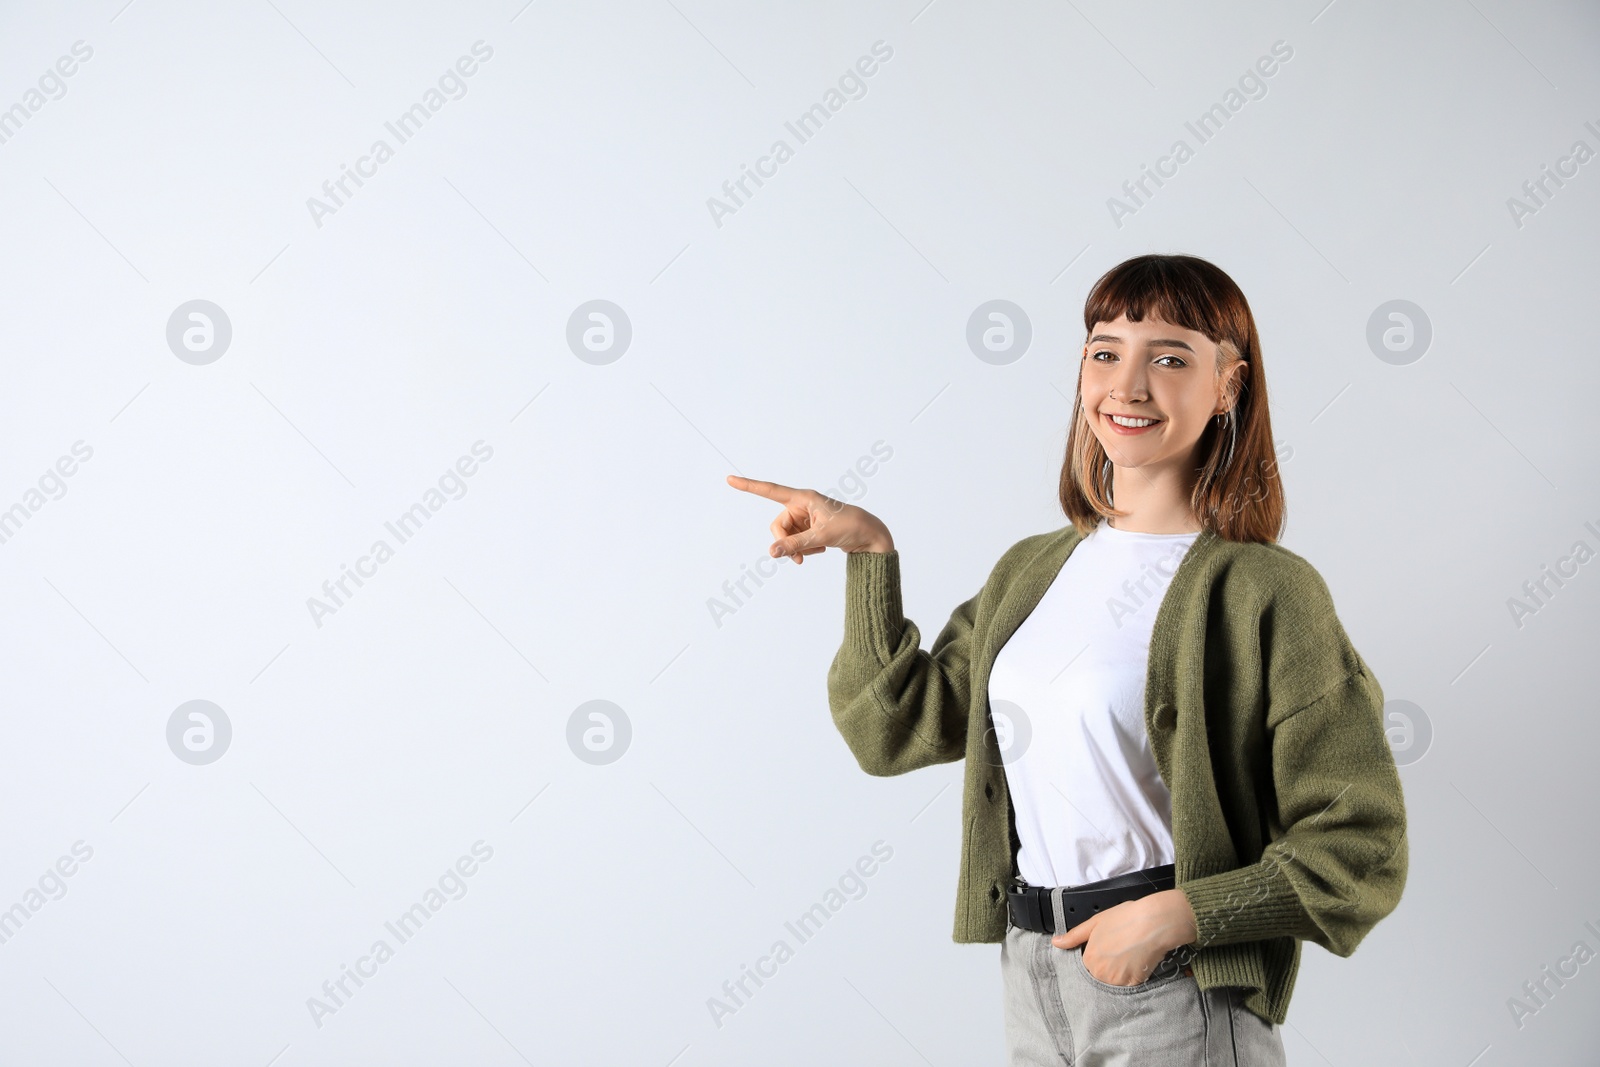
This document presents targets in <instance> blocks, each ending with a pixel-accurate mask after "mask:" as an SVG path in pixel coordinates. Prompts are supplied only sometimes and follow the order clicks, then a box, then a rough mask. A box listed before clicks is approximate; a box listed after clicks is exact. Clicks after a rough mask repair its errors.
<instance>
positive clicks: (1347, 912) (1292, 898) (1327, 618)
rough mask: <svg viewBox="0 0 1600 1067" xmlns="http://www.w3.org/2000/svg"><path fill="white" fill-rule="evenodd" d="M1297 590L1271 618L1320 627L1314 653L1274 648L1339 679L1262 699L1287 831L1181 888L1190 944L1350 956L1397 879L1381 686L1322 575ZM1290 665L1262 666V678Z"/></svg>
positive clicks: (1395, 890)
mask: <svg viewBox="0 0 1600 1067" xmlns="http://www.w3.org/2000/svg"><path fill="white" fill-rule="evenodd" d="M1300 594H1301V595H1300V596H1299V598H1298V600H1299V603H1300V604H1301V605H1302V608H1301V610H1300V611H1298V612H1294V613H1290V614H1289V615H1288V617H1285V618H1280V620H1279V625H1289V626H1296V627H1297V629H1298V632H1299V634H1301V635H1303V634H1305V633H1316V634H1318V635H1319V640H1318V642H1317V645H1320V646H1321V651H1320V652H1311V651H1308V648H1312V647H1316V646H1315V645H1312V646H1308V645H1307V644H1306V643H1305V642H1303V641H1301V640H1299V639H1298V638H1297V639H1295V640H1291V641H1287V642H1279V645H1280V647H1282V648H1292V649H1294V652H1293V654H1294V655H1297V656H1301V657H1310V658H1303V659H1302V660H1301V661H1300V662H1301V668H1300V670H1301V673H1302V676H1307V675H1310V676H1315V671H1316V670H1318V669H1325V670H1334V669H1335V668H1337V670H1339V671H1342V672H1343V677H1341V678H1339V679H1338V680H1337V681H1336V682H1335V683H1333V684H1332V685H1331V686H1326V682H1324V685H1325V686H1326V688H1324V689H1323V690H1322V691H1321V692H1320V693H1318V694H1316V695H1314V696H1312V697H1311V698H1310V699H1309V700H1308V701H1306V702H1305V703H1303V704H1301V705H1299V706H1291V707H1288V708H1283V707H1281V706H1280V707H1269V710H1268V717H1267V732H1268V737H1269V739H1270V741H1269V743H1270V746H1271V748H1270V754H1271V766H1272V778H1273V785H1274V788H1275V790H1276V792H1277V801H1278V809H1279V817H1280V820H1281V822H1282V825H1283V827H1284V830H1283V833H1281V834H1280V835H1279V836H1278V837H1277V838H1276V839H1275V840H1273V841H1272V842H1270V843H1269V844H1268V845H1267V847H1266V848H1265V849H1264V850H1263V853H1262V855H1261V858H1260V859H1259V860H1258V861H1257V862H1255V863H1252V864H1250V865H1248V866H1245V867H1240V868H1238V869H1235V870H1231V871H1224V872H1222V873H1220V874H1214V875H1210V876H1207V877H1203V878H1199V879H1196V880H1194V881H1190V882H1186V883H1183V884H1181V885H1180V886H1179V887H1178V888H1180V889H1181V890H1182V891H1183V892H1184V894H1185V896H1187V897H1188V899H1189V903H1190V906H1191V907H1192V908H1193V909H1194V913H1195V918H1196V925H1197V927H1198V929H1199V937H1198V938H1197V939H1196V941H1195V944H1196V946H1197V947H1202V948H1203V947H1205V946H1206V945H1225V944H1230V943H1233V942H1238V941H1254V940H1259V939H1263V938H1270V937H1285V936H1288V937H1297V938H1300V939H1302V940H1307V941H1314V942H1316V943H1317V944H1319V945H1321V946H1322V947H1323V948H1325V949H1327V950H1328V951H1330V952H1332V953H1334V954H1335V955H1337V956H1349V955H1350V954H1351V953H1352V952H1354V951H1355V948H1356V945H1358V944H1359V943H1360V942H1361V939H1362V938H1363V937H1365V936H1366V935H1367V933H1368V932H1369V931H1370V930H1371V929H1372V928H1373V927H1374V926H1376V925H1377V923H1378V921H1379V920H1380V919H1382V918H1383V917H1384V916H1386V915H1388V914H1389V913H1390V912H1391V911H1393V910H1394V908H1395V907H1396V906H1397V905H1398V904H1399V901H1400V894H1401V891H1402V889H1403V888H1404V887H1405V880H1406V874H1407V867H1408V861H1409V852H1408V846H1407V843H1406V813H1405V798H1404V795H1403V792H1402V790H1401V786H1400V774H1399V771H1398V769H1397V767H1396V765H1395V760H1394V754H1393V751H1392V749H1391V748H1390V747H1389V742H1388V738H1387V737H1386V736H1385V733H1384V726H1383V690H1382V688H1381V687H1380V686H1379V684H1378V681H1377V679H1376V678H1374V677H1373V675H1372V672H1371V671H1370V670H1369V669H1368V668H1367V664H1366V662H1365V661H1364V660H1362V658H1361V656H1360V655H1359V654H1358V653H1357V652H1356V651H1355V650H1354V648H1353V647H1352V646H1350V645H1349V643H1348V640H1347V639H1346V638H1344V634H1343V629H1342V627H1340V626H1339V625H1338V623H1337V621H1336V619H1335V617H1334V616H1333V615H1332V611H1333V608H1332V602H1331V600H1330V599H1328V598H1327V590H1326V587H1325V586H1323V585H1322V584H1321V582H1320V580H1318V581H1314V582H1312V583H1311V584H1310V585H1309V586H1308V587H1306V588H1303V589H1302V590H1301V591H1300ZM1306 612H1310V613H1311V614H1310V615H1309V616H1307V615H1306ZM1282 654H1283V655H1289V654H1290V653H1288V652H1284V653H1282ZM1287 671H1288V668H1287V667H1286V665H1285V664H1283V663H1278V664H1269V665H1268V673H1269V675H1272V674H1274V673H1276V674H1277V675H1279V676H1280V677H1282V676H1284V675H1286V673H1287ZM1323 677H1324V678H1325V677H1326V675H1324V676H1323Z"/></svg>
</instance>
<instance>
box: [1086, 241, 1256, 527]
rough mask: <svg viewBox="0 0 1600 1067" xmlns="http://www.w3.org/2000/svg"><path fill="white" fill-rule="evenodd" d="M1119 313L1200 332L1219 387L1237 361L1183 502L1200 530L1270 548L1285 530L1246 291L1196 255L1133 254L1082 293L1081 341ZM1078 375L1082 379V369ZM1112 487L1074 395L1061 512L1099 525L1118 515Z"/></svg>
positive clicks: (1206, 432) (1106, 462)
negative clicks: (1213, 356) (1227, 406)
mask: <svg viewBox="0 0 1600 1067" xmlns="http://www.w3.org/2000/svg"><path fill="white" fill-rule="evenodd" d="M1122 315H1126V316H1127V317H1128V321H1129V322H1140V321H1142V320H1143V319H1144V318H1145V317H1146V316H1151V317H1154V318H1158V319H1161V320H1163V321H1165V322H1170V323H1173V324H1174V325H1177V326H1182V327H1184V328H1185V329H1189V330H1195V331H1197V332H1199V333H1203V334H1205V335H1206V337H1208V338H1210V339H1211V340H1212V342H1214V343H1215V344H1216V345H1217V346H1218V348H1219V352H1218V356H1217V375H1218V380H1219V381H1220V380H1221V375H1222V374H1223V373H1224V372H1225V371H1226V370H1227V368H1228V367H1229V366H1231V365H1232V364H1233V362H1234V361H1235V360H1243V361H1244V363H1245V367H1244V368H1243V369H1242V370H1240V371H1239V373H1238V376H1237V377H1236V378H1235V379H1234V383H1235V384H1234V389H1233V399H1234V403H1233V407H1232V409H1231V410H1230V411H1229V412H1228V413H1227V414H1224V415H1219V416H1216V417H1215V418H1213V419H1212V420H1211V422H1210V424H1209V425H1208V426H1207V427H1206V429H1205V430H1204V431H1202V432H1201V434H1200V456H1201V465H1200V466H1199V467H1197V468H1195V475H1196V478H1195V482H1194V489H1193V491H1192V492H1191V494H1190V497H1189V504H1190V507H1191V508H1193V510H1194V513H1195V517H1196V518H1197V519H1198V520H1199V522H1200V524H1201V526H1202V527H1204V528H1205V529H1207V530H1211V531H1213V532H1214V533H1216V535H1217V536H1219V537H1221V538H1223V539H1224V540H1228V541H1260V542H1266V543H1272V542H1275V541H1276V540H1277V539H1278V537H1279V535H1280V534H1281V533H1282V532H1283V523H1284V500H1283V483H1282V481H1281V480H1280V479H1279V477H1278V461H1277V456H1276V455H1275V454H1274V453H1273V448H1272V424H1271V420H1270V419H1269V418H1268V414H1267V379H1266V372H1265V369H1264V368H1263V367H1262V365H1261V339H1260V337H1259V336H1258V335H1257V333H1256V322H1255V318H1254V317H1253V316H1252V315H1251V314H1250V305H1249V303H1248V302H1247V301H1246V300H1245V298H1244V293H1242V292H1241V291H1240V290H1239V286H1238V285H1236V284H1235V283H1234V281H1233V279H1232V278H1230V277H1228V275H1227V274H1225V273H1223V271H1222V270H1221V269H1220V268H1219V267H1217V266H1215V265H1214V264H1211V263H1208V262H1206V261H1205V260H1203V259H1199V258H1197V257H1195V256H1180V255H1145V256H1135V257H1134V258H1132V259H1129V260H1126V261H1124V262H1122V263H1119V264H1117V265H1116V266H1115V267H1112V268H1111V269H1110V270H1108V271H1106V273H1105V274H1103V275H1102V276H1101V277H1100V280H1099V281H1097V282H1095V284H1094V288H1092V289H1091V290H1090V291H1089V297H1088V299H1087V300H1085V301H1084V305H1083V328H1084V337H1085V338H1088V337H1089V336H1090V334H1092V333H1093V331H1094V327H1095V324H1096V323H1101V322H1114V321H1116V319H1117V318H1119V317H1120V316H1122ZM1079 375H1080V381H1081V375H1082V363H1081V361H1080V363H1079ZM1111 483H1112V467H1111V460H1110V457H1108V456H1107V455H1106V452H1105V449H1104V448H1102V447H1101V445H1100V441H1099V439H1098V438H1096V437H1095V435H1094V432H1093V431H1092V430H1091V429H1090V428H1089V422H1088V416H1087V415H1086V414H1085V413H1084V410H1083V392H1082V389H1081V388H1080V389H1078V390H1075V391H1074V396H1073V398H1072V426H1071V428H1070V429H1069V430H1068V431H1067V449H1066V458H1065V460H1064V462H1063V463H1062V466H1061V510H1062V511H1064V512H1065V513H1066V515H1067V518H1069V519H1071V520H1072V524H1073V525H1074V526H1076V527H1077V528H1078V532H1079V533H1080V534H1084V535H1087V534H1088V533H1089V532H1090V531H1091V530H1093V529H1094V527H1095V526H1097V525H1098V524H1099V522H1100V520H1101V519H1102V518H1106V517H1110V516H1118V515H1122V514H1125V513H1124V512H1120V511H1117V510H1116V509H1115V508H1113V507H1112V506H1111V488H1112V484H1111Z"/></svg>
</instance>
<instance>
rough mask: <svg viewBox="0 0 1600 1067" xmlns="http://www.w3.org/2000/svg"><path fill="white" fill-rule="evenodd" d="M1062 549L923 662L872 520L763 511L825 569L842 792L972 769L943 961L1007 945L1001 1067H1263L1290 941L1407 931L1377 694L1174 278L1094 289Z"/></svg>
mask: <svg viewBox="0 0 1600 1067" xmlns="http://www.w3.org/2000/svg"><path fill="white" fill-rule="evenodd" d="M1084 328H1085V333H1086V338H1087V339H1086V341H1085V344H1084V346H1083V353H1082V362H1081V364H1080V369H1079V375H1078V390H1077V395H1076V398H1075V401H1074V404H1073V411H1072V418H1071V428H1070V429H1069V431H1068V434H1067V447H1066V460H1065V462H1064V464H1063V465H1062V470H1061V482H1060V499H1061V506H1062V510H1063V511H1064V512H1065V514H1066V516H1067V518H1068V519H1069V520H1070V523H1069V524H1068V525H1067V526H1064V527H1062V528H1061V529H1059V530H1055V531H1052V532H1049V533H1043V534H1036V535H1033V536H1031V537H1026V538H1023V539H1022V540H1021V541H1018V542H1017V543H1016V544H1014V545H1013V546H1012V547H1011V548H1010V549H1008V550H1007V551H1006V552H1005V554H1004V555H1003V556H1002V557H1001V558H1000V561H999V562H998V563H997V564H996V565H995V567H994V568H993V570H992V571H991V573H990V575H989V578H988V580H987V581H986V582H985V583H984V585H983V587H982V588H981V589H980V590H979V591H978V593H977V594H976V595H975V596H973V597H972V598H971V599H970V600H968V601H966V602H965V603H963V604H961V605H960V606H959V607H957V608H956V609H955V612H954V613H953V614H952V615H951V617H950V620H949V622H948V623H947V624H946V625H945V627H944V629H943V630H942V631H941V632H940V634H939V635H938V637H937V638H936V639H935V640H934V642H933V646H932V648H931V650H930V651H923V650H922V649H921V648H920V644H921V635H920V632H919V630H918V628H917V627H916V625H915V624H914V623H912V622H911V620H909V619H907V618H906V617H905V616H904V614H903V612H902V606H901V596H900V560H899V553H898V551H897V550H896V549H895V547H894V541H893V539H892V538H891V537H890V534H889V530H888V528H887V527H885V526H884V524H883V523H882V522H881V521H880V520H879V519H877V518H876V517H875V516H873V515H871V514H870V513H868V512H866V511H864V510H862V509H861V508H858V507H855V506H853V505H849V504H844V503H842V502H840V501H837V500H833V499H831V498H829V497H827V496H824V495H822V494H820V493H817V492H814V491H812V490H801V489H791V488H788V487H786V486H781V485H776V484H774V483H771V482H757V481H751V480H749V479H745V478H740V477H737V476H731V477H730V478H729V482H730V483H731V484H732V485H733V486H734V487H735V488H737V489H742V490H745V491H748V492H752V493H757V494H760V495H762V496H765V497H767V498H769V499H771V500H775V501H777V502H779V503H781V504H783V505H784V509H785V510H784V512H783V514H781V515H779V516H778V518H777V519H775V520H774V521H773V523H772V526H771V531H772V534H773V536H774V537H775V538H776V543H775V544H773V546H772V547H771V550H770V551H771V553H772V555H774V556H788V557H790V558H792V559H793V560H794V561H795V562H796V563H802V562H803V561H804V559H805V557H806V556H808V555H813V554H815V553H817V552H821V551H824V550H825V549H827V548H829V547H833V548H839V549H842V550H844V551H845V552H847V553H848V555H847V556H846V567H845V573H846V578H845V627H844V641H843V644H842V645H841V647H840V649H839V652H838V654H837V655H836V656H835V657H834V660H833V663H832V665H831V666H830V668H829V671H828V679H827V681H828V697H829V703H830V705H831V709H832V714H833V718H834V722H835V724H836V726H837V727H838V729H839V731H840V733H841V734H842V735H843V737H844V739H845V741H846V743H847V744H848V745H849V747H850V750H851V752H852V753H853V754H854V756H855V757H856V760H857V762H858V763H859V764H860V766H861V768H862V769H863V770H864V771H866V772H867V773H869V774H874V775H893V774H903V773H905V772H907V771H911V770H915V769H917V768H919V767H925V766H929V765H931V764H935V763H947V762H952V761H954V760H957V759H961V758H963V757H964V758H965V759H966V768H965V788H964V792H963V801H962V861H961V876H960V882H959V886H958V895H957V902H956V914H955V928H954V939H955V940H956V941H957V942H962V943H973V942H990V943H993V942H999V943H1000V944H1001V971H1002V976H1003V980H1004V991H1005V1028H1006V1044H1007V1050H1008V1055H1009V1062H1010V1063H1011V1064H1013V1065H1020V1064H1027V1065H1038V1064H1058V1065H1059V1064H1072V1065H1074V1067H1090V1065H1097V1064H1103V1065H1109V1064H1113V1063H1114V1064H1129V1063H1133V1064H1139V1063H1159V1064H1162V1065H1185V1064H1195V1065H1200V1064H1207V1065H1210V1067H1215V1065H1216V1064H1222V1063H1228V1064H1241V1065H1254V1064H1282V1063H1283V1062H1284V1051H1283V1042H1282V1039H1281V1035H1280V1033H1279V1028H1280V1027H1281V1025H1282V1024H1283V1022H1284V1021H1285V1018H1286V1016H1287V1012H1288V1007H1289V998H1290V994H1291V993H1292V991H1293V988H1294V981H1295V976H1296V974H1297V973H1298V970H1299V964H1300V949H1301V944H1302V943H1303V942H1304V941H1312V942H1315V943H1316V944H1318V945H1321V946H1322V947H1323V948H1325V949H1327V950H1328V951H1330V952H1333V953H1334V954H1336V955H1339V956H1349V955H1350V954H1351V953H1352V952H1354V951H1355V948H1356V945H1357V944H1358V943H1359V942H1360V941H1361V939H1362V938H1363V937H1364V936H1365V935H1366V934H1367V932H1368V931H1370V930H1371V929H1372V928H1373V926H1375V925H1376V924H1377V923H1378V921H1379V920H1380V919H1382V918H1383V917H1384V916H1386V915H1388V914H1389V913H1390V912H1391V911H1392V910H1393V909H1394V907H1395V906H1396V905H1397V904H1398V902H1399V898H1400V893H1401V890H1402V889H1403V888H1404V885H1405V878H1406V871H1407V863H1408V848H1407V844H1406V836H1405V831H1406V819H1405V805H1404V797H1403V794H1402V792H1401V787H1400V778H1399V774H1398V771H1397V768H1396V766H1395V761H1394V757H1393V755H1392V753H1391V751H1390V748H1389V745H1388V742H1387V739H1386V736H1385V733H1384V727H1383V692H1382V689H1381V688H1380V687H1379V685H1378V682H1377V680H1376V679H1375V678H1374V677H1373V675H1372V672H1371V671H1370V670H1369V669H1368V667H1367V664H1366V661H1365V660H1363V659H1362V658H1361V655H1360V654H1359V653H1358V652H1357V651H1356V649H1355V648H1354V647H1353V646H1352V644H1351V643H1350V639H1349V637H1348V635H1347V634H1346V633H1345V630H1344V628H1343V626H1342V625H1341V624H1340V622H1339V619H1338V616H1337V614H1336V613H1335V611H1334V607H1333V601H1332V598H1331V596H1330V594H1329V591H1328V588H1327V585H1326V584H1325V583H1324V582H1323V580H1322V578H1321V577H1320V575H1318V573H1317V571H1316V570H1315V569H1314V568H1313V567H1312V565H1311V564H1310V563H1308V562H1307V561H1305V560H1304V559H1302V558H1301V557H1299V556H1297V555H1295V554H1294V553H1292V552H1290V551H1288V550H1287V549H1285V548H1283V547H1282V546H1280V545H1278V544H1277V543H1276V539H1277V537H1278V536H1279V534H1280V533H1281V530H1282V527H1283V521H1284V504H1283V490H1282V485H1281V483H1280V481H1279V479H1278V472H1277V464H1276V462H1275V458H1274V455H1273V451H1272V434H1271V424H1270V420H1269V418H1268V412H1267V389H1266V378H1265V374H1264V371H1263V368H1262V359H1261V346H1260V341H1259V338H1258V336H1257V333H1256V326H1255V321H1254V318H1253V317H1252V316H1251V313H1250V307H1249V305H1248V304H1247V303H1246V301H1245V298H1244V295H1243V293H1241V292H1240V291H1239V288H1238V286H1237V285H1235V284H1234V282H1233V280H1232V279H1231V278H1229V277H1228V276H1227V275H1226V274H1225V273H1223V272H1222V271H1221V270H1220V269H1218V268H1217V267H1215V266H1214V265H1212V264H1210V263H1208V262H1206V261H1204V260H1201V259H1197V258H1194V257H1192V256H1174V255H1147V256H1139V257H1137V258H1135V259H1131V260H1128V261H1127V262H1125V263H1122V264H1120V265H1118V266H1117V267H1115V268H1113V269H1112V270H1110V271H1109V272H1107V273H1106V274H1105V275H1104V276H1103V277H1102V278H1100V279H1099V281H1098V282H1096V284H1095V286H1094V288H1093V289H1092V291H1091V292H1090V294H1089V297H1088V300H1087V302H1086V304H1085V307H1084Z"/></svg>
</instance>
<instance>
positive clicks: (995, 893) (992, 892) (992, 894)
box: [989, 885, 1000, 900]
mask: <svg viewBox="0 0 1600 1067" xmlns="http://www.w3.org/2000/svg"><path fill="white" fill-rule="evenodd" d="M989 899H990V900H999V899H1000V887H999V886H997V885H992V886H990V887H989Z"/></svg>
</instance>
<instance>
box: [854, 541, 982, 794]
mask: <svg viewBox="0 0 1600 1067" xmlns="http://www.w3.org/2000/svg"><path fill="white" fill-rule="evenodd" d="M977 605H978V596H977V595H974V596H973V597H972V598H971V599H970V600H967V601H966V602H965V603H963V604H961V605H960V606H959V607H957V608H956V609H955V611H954V612H953V613H952V614H951V616H950V621H949V622H947V623H945V626H944V629H943V630H941V631H940V632H939V635H938V637H936V638H935V639H934V642H933V647H932V649H931V650H930V651H927V652H924V651H923V650H922V649H921V647H920V645H921V641H922V635H921V633H920V632H919V631H918V629H917V626H916V624H915V623H913V622H912V621H911V620H910V619H907V618H906V617H905V615H904V614H903V613H902V607H901V600H900V553H899V551H898V550H892V551H889V552H852V553H850V554H849V555H848V556H847V557H846V562H845V620H844V642H843V644H842V645H841V646H840V648H839V651H838V653H837V654H836V655H835V656H834V658H833V663H832V665H831V666H829V668H828V704H829V707H830V708H831V709H832V712H833V721H834V725H836V726H837V727H838V729H839V732H840V734H842V735H843V737H844V740H845V743H846V744H847V745H848V746H849V747H850V751H851V752H852V753H853V754H854V755H855V758H856V762H857V763H859V764H860V765H861V769H862V770H864V771H866V772H867V773H868V774H872V775H877V776H880V777H887V776H889V775H895V774H904V773H906V772H907V771H914V770H916V769H918V768H919V767H926V766H929V765H930V764H934V763H950V762H953V761H955V760H958V759H960V758H961V757H962V756H964V755H965V754H966V743H967V711H968V707H969V705H970V698H971V688H970V686H969V684H968V672H969V670H970V666H971V656H972V631H973V625H974V622H975V620H976V617H977Z"/></svg>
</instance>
